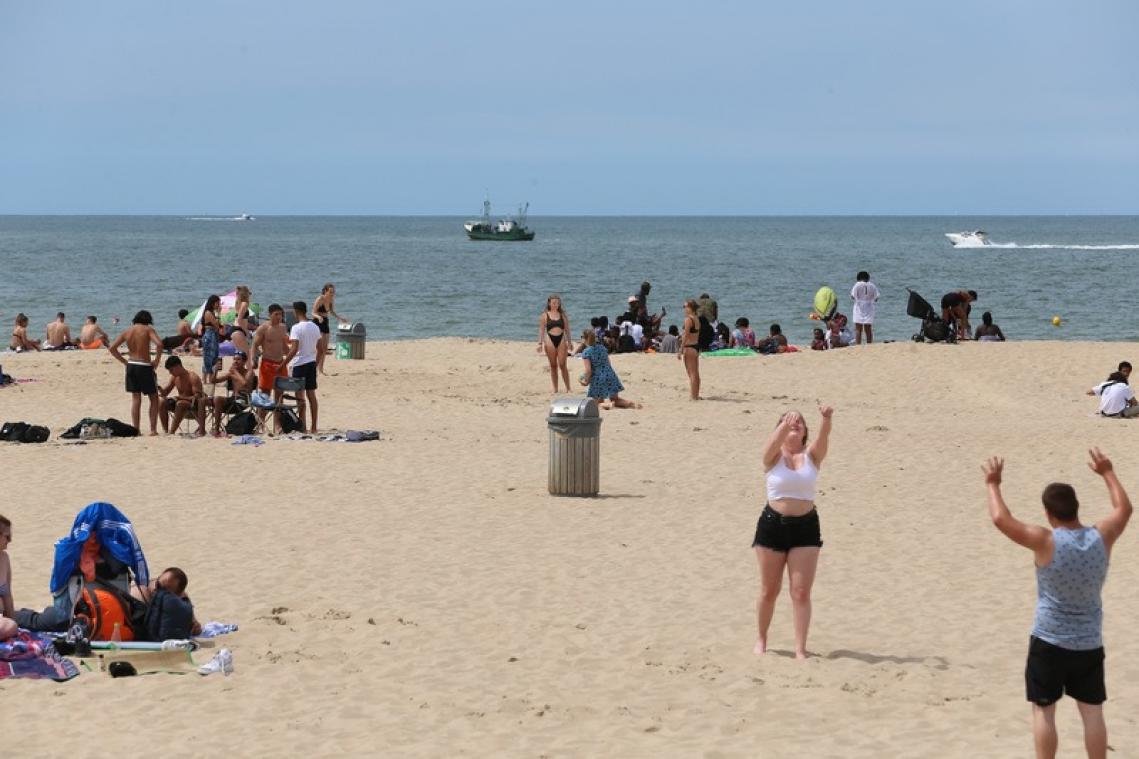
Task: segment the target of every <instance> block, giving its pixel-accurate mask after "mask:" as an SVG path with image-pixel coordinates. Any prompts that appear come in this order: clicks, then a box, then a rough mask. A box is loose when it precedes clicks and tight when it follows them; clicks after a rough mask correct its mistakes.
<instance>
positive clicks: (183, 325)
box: [162, 308, 194, 351]
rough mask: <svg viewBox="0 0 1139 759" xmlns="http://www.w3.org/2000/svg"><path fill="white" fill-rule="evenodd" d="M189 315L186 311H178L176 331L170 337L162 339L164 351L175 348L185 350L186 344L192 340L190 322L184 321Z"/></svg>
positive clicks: (192, 334)
mask: <svg viewBox="0 0 1139 759" xmlns="http://www.w3.org/2000/svg"><path fill="white" fill-rule="evenodd" d="M189 315H190V311H189V310H188V309H185V308H180V309H178V329H177V330H175V332H174V334H173V335H171V336H170V337H164V338H162V347H163V348H164V349H165V350H168V351H172V350H174V349H176V348H185V347H186V343H188V342H191V341H192V340H193V339H194V331H193V330H192V329H190V322H188V321H186V317H187V316H189Z"/></svg>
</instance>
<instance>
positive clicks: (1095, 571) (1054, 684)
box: [982, 448, 1131, 758]
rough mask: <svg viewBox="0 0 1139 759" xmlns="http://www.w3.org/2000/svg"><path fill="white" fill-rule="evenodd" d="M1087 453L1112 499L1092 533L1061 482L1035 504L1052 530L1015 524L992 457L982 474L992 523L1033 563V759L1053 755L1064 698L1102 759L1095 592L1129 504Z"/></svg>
mask: <svg viewBox="0 0 1139 759" xmlns="http://www.w3.org/2000/svg"><path fill="white" fill-rule="evenodd" d="M1089 454H1090V456H1091V461H1090V462H1088V467H1089V468H1090V469H1091V470H1092V471H1093V472H1095V473H1096V474H1098V475H1099V476H1100V477H1102V478H1103V481H1104V484H1106V485H1107V492H1108V495H1109V497H1110V498H1111V513H1110V514H1109V515H1108V516H1106V517H1105V518H1103V519H1102V520H1100V521H1099V522H1096V524H1095V526H1094V527H1085V526H1084V525H1083V524H1081V523H1080V517H1079V508H1080V502H1079V501H1078V500H1077V499H1076V491H1075V489H1073V488H1072V486H1071V485H1066V484H1064V483H1061V482H1053V483H1052V484H1050V485H1048V486H1047V487H1046V488H1044V493H1043V494H1042V495H1041V497H1040V499H1041V500H1042V501H1043V502H1044V513H1045V516H1046V517H1047V519H1048V524H1049V525H1050V527H1051V529H1049V528H1048V527H1043V526H1040V525H1030V524H1025V523H1024V522H1021V521H1019V520H1018V519H1016V518H1015V517H1014V516H1013V515H1012V514H1011V513H1010V512H1009V509H1008V506H1006V505H1005V502H1004V498H1003V497H1002V495H1001V475H1002V472H1003V470H1004V460H1003V459H1000V458H996V457H994V458H991V459H989V461H988V462H987V463H986V464H985V465H984V466H983V467H982V468H983V469H984V472H985V483H986V484H987V485H988V489H989V516H990V517H991V518H992V520H993V524H995V525H996V527H997V529H998V530H1000V531H1001V532H1002V533H1004V534H1005V536H1007V537H1008V538H1009V539H1010V540H1012V541H1013V542H1014V543H1017V544H1019V545H1022V546H1024V547H1025V548H1028V549H1029V550H1031V551H1032V552H1033V554H1034V556H1035V559H1036V592H1037V600H1036V616H1035V618H1034V619H1033V623H1032V635H1031V637H1030V638H1029V639H1028V640H1029V642H1028V664H1027V665H1026V667H1025V672H1024V683H1025V690H1026V693H1027V696H1028V701H1029V702H1030V703H1031V704H1032V735H1033V740H1034V742H1035V744H1036V756H1037V757H1038V758H1039V757H1055V756H1056V748H1057V745H1058V743H1059V737H1058V736H1057V734H1056V702H1057V701H1059V700H1060V699H1061V698H1062V697H1063V695H1064V694H1065V693H1067V694H1068V695H1069V696H1071V697H1072V698H1074V699H1076V706H1077V707H1078V708H1079V711H1080V719H1081V720H1082V721H1083V723H1084V747H1085V748H1086V749H1087V753H1088V756H1089V757H1106V756H1107V725H1106V723H1105V722H1104V719H1103V702H1104V701H1106V700H1107V690H1106V688H1105V686H1104V674H1103V661H1104V651H1103V632H1102V628H1103V603H1102V601H1101V599H1100V591H1101V589H1102V588H1103V582H1104V580H1105V579H1106V577H1107V563H1108V558H1109V557H1110V556H1111V547H1112V546H1113V545H1114V544H1115V541H1116V540H1118V539H1119V536H1120V535H1122V534H1123V530H1124V529H1125V528H1126V527H1127V522H1128V520H1130V519H1131V501H1130V500H1129V499H1128V497H1127V493H1126V492H1124V490H1123V485H1121V484H1120V482H1119V478H1118V477H1116V476H1115V470H1114V469H1113V468H1112V465H1111V460H1110V459H1108V458H1107V456H1104V455H1103V454H1102V453H1101V452H1100V450H1099V449H1098V448H1093V449H1092V450H1091V451H1089Z"/></svg>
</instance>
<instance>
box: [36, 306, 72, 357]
mask: <svg viewBox="0 0 1139 759" xmlns="http://www.w3.org/2000/svg"><path fill="white" fill-rule="evenodd" d="M46 338H47V339H45V340H44V343H46V344H45V345H44V346H43V349H44V350H47V351H59V350H63V349H64V348H70V347H72V342H71V327H70V326H68V324H67V317H65V316H64V315H63V312H62V311H60V312H59V313H58V314H56V315H55V321H53V322H52V323H51V324H49V325H47V335H46Z"/></svg>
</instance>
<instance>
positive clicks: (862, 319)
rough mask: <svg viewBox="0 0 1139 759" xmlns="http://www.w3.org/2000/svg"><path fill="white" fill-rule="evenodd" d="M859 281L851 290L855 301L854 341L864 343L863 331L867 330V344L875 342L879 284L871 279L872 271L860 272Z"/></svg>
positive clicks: (851, 295) (852, 298)
mask: <svg viewBox="0 0 1139 759" xmlns="http://www.w3.org/2000/svg"><path fill="white" fill-rule="evenodd" d="M856 279H857V281H856V282H855V283H854V287H852V288H851V290H850V298H851V300H853V301H854V341H855V343H856V344H858V345H862V333H863V331H865V332H866V344H867V345H869V344H870V343H872V342H874V311H875V309H876V306H875V304H876V303H878V295H879V292H878V286H877V285H875V284H874V283H873V282H871V281H870V273H869V272H865V271H860V272H858V276H857V277H856Z"/></svg>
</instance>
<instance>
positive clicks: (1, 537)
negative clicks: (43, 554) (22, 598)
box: [0, 516, 18, 640]
mask: <svg viewBox="0 0 1139 759" xmlns="http://www.w3.org/2000/svg"><path fill="white" fill-rule="evenodd" d="M11 542H12V522H11V520H9V519H8V518H7V517H3V516H0V640H8V639H9V638H11V637H14V636H15V635H16V631H17V628H18V626H17V625H16V620H15V616H16V608H15V604H13V603H12V562H11V561H9V560H8V550H7V549H8V544H9V543H11Z"/></svg>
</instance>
